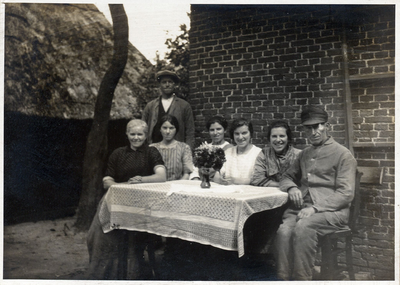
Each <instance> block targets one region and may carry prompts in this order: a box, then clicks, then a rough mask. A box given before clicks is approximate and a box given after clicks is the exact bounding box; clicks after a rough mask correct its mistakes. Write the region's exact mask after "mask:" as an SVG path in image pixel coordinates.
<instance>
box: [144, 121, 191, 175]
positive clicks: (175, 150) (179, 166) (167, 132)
mask: <svg viewBox="0 0 400 285" xmlns="http://www.w3.org/2000/svg"><path fill="white" fill-rule="evenodd" d="M160 124H161V128H160V132H161V135H162V137H163V140H162V141H161V142H159V143H154V144H151V145H150V146H154V147H155V148H156V149H158V151H159V152H160V153H161V156H162V158H163V160H164V163H165V167H166V169H167V181H170V180H180V179H181V180H187V179H189V175H190V173H191V172H192V171H193V158H192V152H191V149H190V147H189V145H187V144H186V143H183V142H179V141H177V140H175V135H176V133H177V132H178V131H179V123H178V120H177V119H176V117H174V116H172V115H168V114H167V115H165V116H163V117H162V118H161V120H160Z"/></svg>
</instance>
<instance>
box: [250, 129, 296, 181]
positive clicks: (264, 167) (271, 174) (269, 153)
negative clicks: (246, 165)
mask: <svg viewBox="0 0 400 285" xmlns="http://www.w3.org/2000/svg"><path fill="white" fill-rule="evenodd" d="M267 138H268V141H269V146H267V147H265V148H264V149H263V151H262V152H261V153H260V154H259V155H258V157H257V160H256V164H255V167H254V173H253V177H252V179H251V181H250V184H251V185H254V186H265V187H279V181H280V179H281V177H282V174H283V173H284V172H285V171H286V170H287V169H288V168H289V167H290V165H291V164H292V163H293V161H294V160H295V159H296V158H297V156H298V155H299V153H300V151H301V150H299V149H296V148H294V147H293V146H292V132H291V130H290V127H289V125H288V124H287V123H286V122H285V121H275V122H273V123H272V124H271V125H270V126H269V128H268V132H267Z"/></svg>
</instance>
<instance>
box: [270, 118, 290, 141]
mask: <svg viewBox="0 0 400 285" xmlns="http://www.w3.org/2000/svg"><path fill="white" fill-rule="evenodd" d="M275 128H284V129H285V130H286V135H287V137H288V143H289V144H290V143H291V142H292V131H291V130H290V127H289V125H288V123H286V122H285V121H275V122H272V123H271V124H270V125H269V127H268V131H267V140H268V141H270V138H271V132H272V129H275Z"/></svg>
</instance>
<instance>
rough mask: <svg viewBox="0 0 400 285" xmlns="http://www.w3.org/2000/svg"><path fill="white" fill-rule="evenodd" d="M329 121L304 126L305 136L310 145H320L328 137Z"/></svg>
mask: <svg viewBox="0 0 400 285" xmlns="http://www.w3.org/2000/svg"><path fill="white" fill-rule="evenodd" d="M329 126H330V125H329V123H319V124H315V125H309V126H304V128H305V130H306V136H307V138H308V140H309V141H310V143H311V144H312V145H315V146H317V145H320V144H322V143H323V142H325V141H326V140H327V138H328V128H329Z"/></svg>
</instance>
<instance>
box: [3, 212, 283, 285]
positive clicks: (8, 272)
mask: <svg viewBox="0 0 400 285" xmlns="http://www.w3.org/2000/svg"><path fill="white" fill-rule="evenodd" d="M74 223H75V218H73V217H72V218H64V219H58V220H53V221H39V222H30V223H21V224H16V225H9V226H5V227H4V252H3V255H4V259H3V262H4V263H3V279H4V280H6V281H14V280H16V279H18V280H21V279H23V280H28V284H31V283H30V282H32V283H33V281H35V283H36V282H38V280H39V281H43V280H49V279H51V280H60V282H61V280H85V271H86V269H87V267H88V264H89V255H88V251H87V247H86V233H75V232H74V228H73V225H74ZM181 245H182V246H183V248H184V249H183V250H182V251H184V252H196V253H197V254H192V255H189V256H186V255H185V257H184V256H175V258H173V259H174V261H171V260H170V261H169V262H166V261H165V260H164V262H160V263H161V265H163V266H161V268H160V271H161V281H163V280H164V282H165V280H186V281H187V280H199V281H201V280H204V281H206V280H207V281H211V280H242V281H248V280H259V281H260V280H271V278H272V279H275V278H276V277H274V276H273V275H271V274H272V273H271V269H270V268H269V269H266V268H265V267H257V268H254V267H245V268H244V267H242V263H241V262H240V260H239V259H238V258H237V252H228V251H223V250H220V249H216V248H212V247H211V246H203V245H199V244H192V243H188V242H183V243H182V244H181ZM181 249H182V248H181ZM163 254H164V252H163V249H160V250H158V251H157V252H156V258H157V259H158V260H159V261H161V259H162V256H163ZM210 259H212V260H213V262H210ZM86 282H90V281H86ZM91 282H95V281H91ZM138 282H140V283H139V284H142V283H143V281H138ZM148 282H151V281H146V283H148ZM153 282H154V281H153ZM157 282H159V281H157ZM164 282H163V283H164ZM0 283H2V282H1V281H0ZM74 283H76V281H75V282H74ZM78 283H81V282H78ZM135 283H136V282H135ZM168 283H170V282H168ZM207 283H209V282H207ZM223 283H224V282H223ZM13 284H15V283H13ZM52 284H54V283H52ZM90 284H93V283H90ZM96 284H97V283H96ZM170 284H171V283H170ZM220 284H221V283H220Z"/></svg>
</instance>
